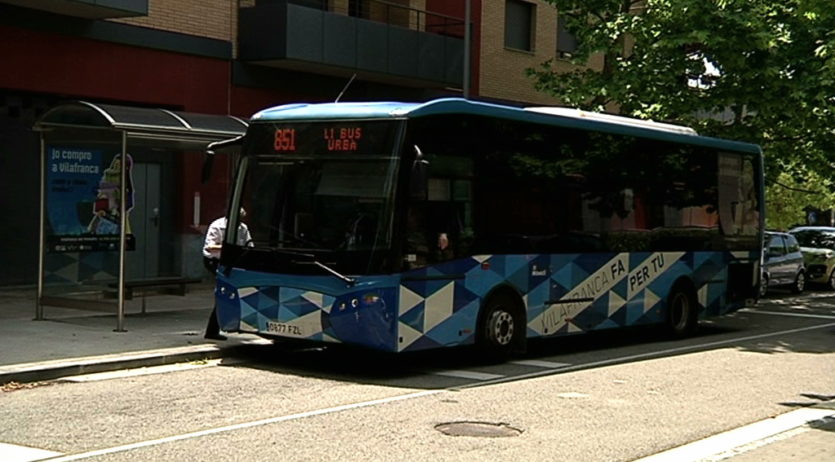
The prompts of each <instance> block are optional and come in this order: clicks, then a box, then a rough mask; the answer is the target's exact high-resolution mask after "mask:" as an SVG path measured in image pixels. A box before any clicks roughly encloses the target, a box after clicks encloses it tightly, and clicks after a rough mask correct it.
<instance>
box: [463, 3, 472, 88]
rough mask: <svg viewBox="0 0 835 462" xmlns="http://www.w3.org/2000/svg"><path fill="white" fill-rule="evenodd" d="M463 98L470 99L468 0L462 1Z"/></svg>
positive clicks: (469, 10)
mask: <svg viewBox="0 0 835 462" xmlns="http://www.w3.org/2000/svg"><path fill="white" fill-rule="evenodd" d="M464 4H465V5H464V98H469V97H470V46H471V45H470V35H471V31H470V16H471V13H472V11H471V6H470V0H464Z"/></svg>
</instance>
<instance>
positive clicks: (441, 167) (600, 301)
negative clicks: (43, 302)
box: [216, 98, 763, 357]
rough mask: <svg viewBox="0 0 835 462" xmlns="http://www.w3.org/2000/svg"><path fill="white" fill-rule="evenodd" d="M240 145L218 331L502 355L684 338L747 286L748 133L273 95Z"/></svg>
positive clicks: (754, 280) (757, 188)
mask: <svg viewBox="0 0 835 462" xmlns="http://www.w3.org/2000/svg"><path fill="white" fill-rule="evenodd" d="M242 143H243V146H242V149H241V156H240V163H239V167H238V169H237V176H236V180H235V182H234V186H233V188H232V195H231V200H230V204H229V215H228V219H229V225H228V228H227V229H228V234H227V236H226V241H225V243H224V245H223V250H222V257H221V261H220V266H219V270H218V275H217V286H216V301H217V316H218V320H219V322H220V325H221V328H222V329H223V330H225V331H228V332H244V333H252V334H257V335H260V336H263V337H267V338H274V339H282V338H292V339H302V340H307V341H312V342H319V343H341V344H347V345H352V346H360V347H365V348H369V349H374V350H382V351H387V352H408V351H417V350H425V349H432V348H441V347H452V346H460V345H477V346H478V347H479V348H480V349H482V350H484V352H485V353H486V354H490V355H495V356H497V357H505V356H507V355H508V354H511V353H513V352H517V351H520V350H524V348H525V345H526V341H527V339H531V338H539V337H555V336H560V335H566V334H574V333H581V332H588V331H594V330H602V329H613V328H619V327H627V326H641V325H659V326H665V327H666V328H667V329H668V330H669V332H671V333H672V334H674V335H675V336H685V335H689V334H691V333H692V332H693V331H694V329H696V327H697V325H698V322H699V320H700V319H703V318H706V317H711V316H718V315H722V314H726V313H729V312H733V311H735V310H737V309H739V308H741V307H743V306H744V305H745V303H746V301H750V300H753V299H754V298H755V297H756V294H757V289H758V284H759V271H760V259H761V254H762V252H761V246H762V236H763V235H762V228H763V174H762V153H761V150H760V148H759V147H757V146H755V145H751V144H746V143H741V142H735V141H728V140H722V139H717V138H710V137H704V136H699V135H698V134H697V133H696V132H695V131H693V130H692V129H689V128H686V127H681V126H676V125H669V124H660V123H653V122H648V121H640V120H635V119H629V118H625V117H619V116H613V115H602V114H593V113H587V112H582V111H577V110H570V109H566V108H552V107H535V108H517V107H510V106H503V105H497V104H489V103H484V102H476V101H471V100H465V99H459V98H447V99H438V100H433V101H429V102H425V103H394V102H373V103H330V104H290V105H284V106H278V107H274V108H271V109H267V110H264V111H261V112H259V113H257V114H256V115H254V116H253V118H252V120H251V124H250V126H249V128H248V131H247V133H246V135H245V136H244V138H243V141H242ZM241 207H243V208H245V209H246V210H247V215H246V218H245V220H243V221H244V223H245V225H246V226H247V227H248V229H249V231H250V233H251V236H252V240H251V242H249V243H247V245H236V243H237V242H238V241H237V238H236V232H235V230H237V229H239V226H241V225H240V222H241V217H240V216H239V212H238V211H239V210H240V209H241Z"/></svg>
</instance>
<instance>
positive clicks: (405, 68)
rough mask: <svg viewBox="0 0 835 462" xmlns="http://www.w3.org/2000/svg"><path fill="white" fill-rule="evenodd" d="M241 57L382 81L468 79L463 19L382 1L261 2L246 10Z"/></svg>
mask: <svg viewBox="0 0 835 462" xmlns="http://www.w3.org/2000/svg"><path fill="white" fill-rule="evenodd" d="M239 13H240V14H239V19H238V59H239V60H241V61H243V62H247V63H251V64H259V65H264V66H272V67H278V68H283V69H291V70H295V71H302V72H311V73H317V74H325V75H333V76H350V75H351V74H354V73H355V74H357V75H358V76H359V77H360V78H362V79H365V80H370V81H378V82H383V83H391V84H399V85H410V86H419V87H455V88H460V87H461V86H462V82H463V58H464V40H463V38H462V37H463V30H464V23H463V20H461V19H458V18H452V17H448V16H443V15H438V14H433V13H430V12H427V11H423V10H418V9H414V8H410V7H406V6H402V5H397V4H393V3H388V2H382V1H371V0H369V1H362V2H355V1H348V0H259V1H256V2H255V3H252V4H251V5H250V6H243V4H242V7H241V9H240V10H239Z"/></svg>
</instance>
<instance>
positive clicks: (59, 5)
mask: <svg viewBox="0 0 835 462" xmlns="http://www.w3.org/2000/svg"><path fill="white" fill-rule="evenodd" d="M0 3H7V4H9V5H16V6H22V7H24V8H30V9H33V10H41V11H48V12H50V13H56V14H61V15H64V16H73V17H76V18H86V19H107V18H127V17H132V16H147V15H148V0H0Z"/></svg>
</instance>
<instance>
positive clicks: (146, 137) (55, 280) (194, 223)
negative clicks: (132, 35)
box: [34, 101, 247, 331]
mask: <svg viewBox="0 0 835 462" xmlns="http://www.w3.org/2000/svg"><path fill="white" fill-rule="evenodd" d="M246 127H247V122H246V121H244V120H241V119H239V118H236V117H232V116H218V115H207V114H195V113H187V112H178V111H170V110H166V109H152V108H137V107H128V106H117V105H110V104H94V103H89V102H84V101H76V102H69V103H65V104H61V105H59V106H56V107H54V108H52V109H50V110H49V111H47V112H46V113H45V114H44V115H43V116H42V117H41V118H40V119H39V120H38V121H37V122H36V123H35V126H34V129H35V130H37V131H38V132H40V140H41V145H40V151H41V152H40V155H41V177H40V191H41V194H40V196H41V197H40V245H39V251H38V254H39V255H38V258H39V265H38V272H39V275H38V293H37V303H36V309H35V310H36V313H35V319H39V320H40V319H44V306H62V307H70V308H77V309H79V308H80V309H93V310H98V311H105V312H109V313H115V314H116V315H117V316H116V317H117V323H116V330H117V331H124V319H125V300H126V299H129V298H131V297H132V289H133V288H135V287H141V286H144V287H150V286H153V285H159V286H163V285H170V286H179V287H180V288H184V287H185V284H186V283H188V282H196V281H199V279H198V278H195V272H196V271H198V270H199V269H200V268H202V266H201V265H199V264H198V265H195V264H194V262H197V261H200V258H201V256H200V253H199V252H200V250H199V248H200V247H199V244H198V241H199V242H202V238H201V236H200V234H199V233H198V232H197V231H198V230H199V229H200V228H199V226H198V225H199V223H201V221H202V220H201V217H200V210H201V207H200V193H199V190H198V189H199V188H198V187H199V186H200V168H199V166H200V165H201V164H202V162H203V156H204V155H205V151H206V148H207V146H208V145H209V144H210V143H213V142H217V141H221V140H227V139H230V138H234V137H239V136H241V135H243V133H244V131H245V130H246ZM197 274H202V273H199V272H198V273H197ZM183 293H184V290H183ZM144 308H145V307H144V298H143V311H144Z"/></svg>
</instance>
